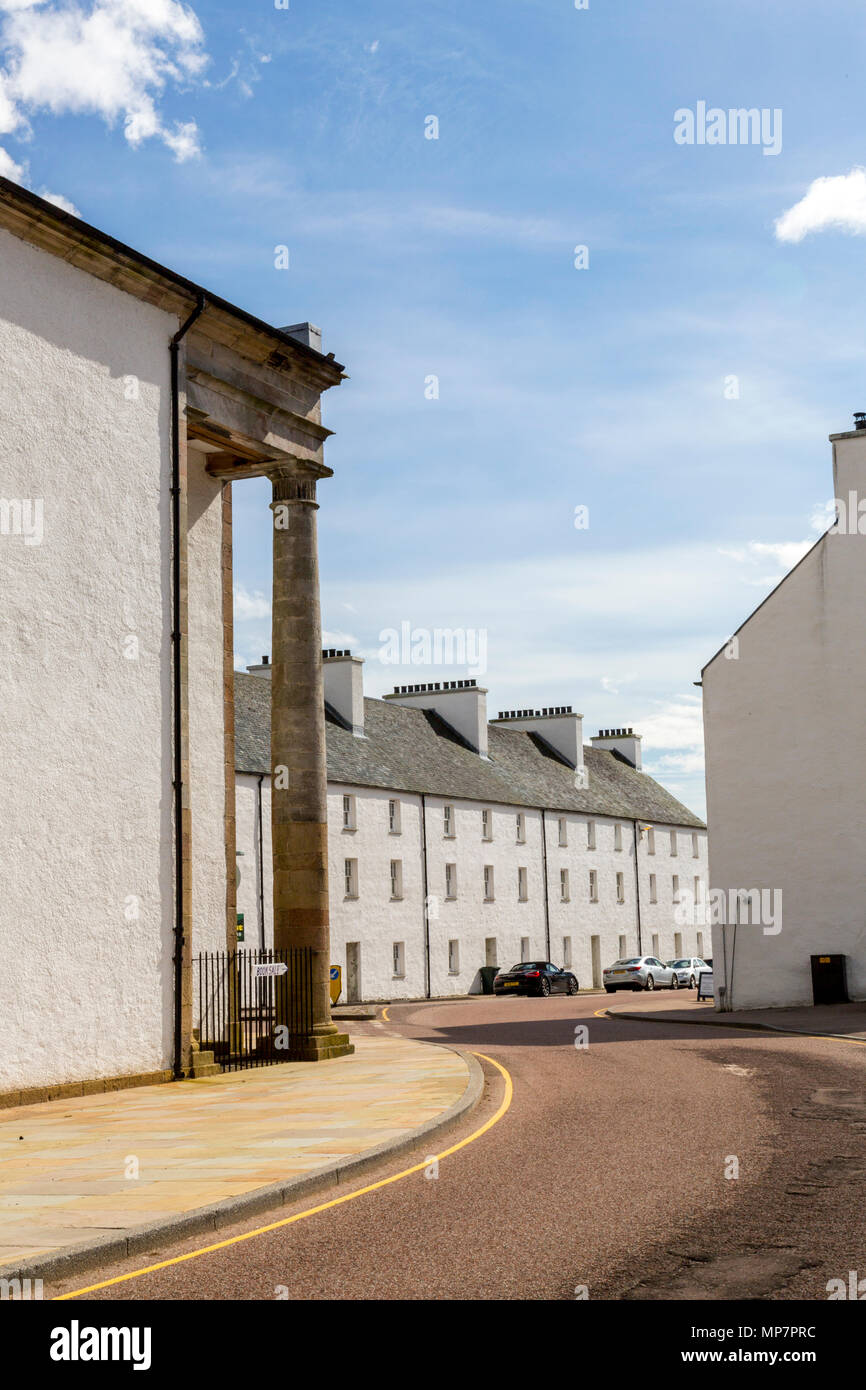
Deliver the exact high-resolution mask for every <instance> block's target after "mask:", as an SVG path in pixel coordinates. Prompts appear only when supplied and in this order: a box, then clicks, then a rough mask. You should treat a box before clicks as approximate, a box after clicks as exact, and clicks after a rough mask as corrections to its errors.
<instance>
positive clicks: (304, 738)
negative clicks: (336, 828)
mask: <svg viewBox="0 0 866 1390" xmlns="http://www.w3.org/2000/svg"><path fill="white" fill-rule="evenodd" d="M327 475H328V470H326V469H324V468H321V467H319V468H317V467H316V466H315V465H314V464H304V463H302V462H300V461H298V462H297V463H291V464H281V465H279V466H277V467H275V468H274V470H273V472H271V473H269V477H270V479H271V482H272V484H273V501H272V503H271V508H272V511H273V516H274V592H273V619H272V622H273V636H272V645H271V667H272V671H271V691H272V695H271V702H272V704H271V836H272V844H273V861H274V946H275V948H276V949H277V950H283V949H286V948H288V947H292V946H309V947H311V948H312V952H313V984H312V996H313V997H312V1007H313V1013H312V1020H313V1021H312V1031H311V1032H310V1033H309V1034H308V1035H306V1036H305V1037H304V1038H302V1039H298V1040H297V1045H296V1046H293V1048H292V1051H291V1052H290V1053H289V1054H288V1056H289V1057H290V1058H292V1059H297V1060H303V1061H319V1060H325V1059H327V1058H330V1057H340V1056H343V1055H345V1054H346V1053H348V1052H353V1051H354V1048H353V1046H352V1045H351V1043H350V1042H349V1037H348V1034H346V1033H340V1032H339V1030H338V1028H337V1025H336V1024H335V1023H332V1022H331V1000H330V990H329V986H330V965H331V952H330V933H329V917H328V801H327V763H326V755H325V703H324V689H323V681H322V622H321V614H320V607H319V559H318V549H317V543H316V512H317V510H318V503H317V502H316V480H317V478H319V477H322V476H327ZM289 983H290V988H291V987H292V981H290V982H289Z"/></svg>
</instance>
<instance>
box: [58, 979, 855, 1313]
mask: <svg viewBox="0 0 866 1390" xmlns="http://www.w3.org/2000/svg"><path fill="white" fill-rule="evenodd" d="M672 1003H674V1004H675V1003H676V996H675V995H673V996H672V995H670V994H668V993H664V994H662V995H657V996H655V997H653V998H643V997H641V998H640V999H634V998H632V997H629V998H628V999H627V1000H626V999H624V998H623V997H622V996H617V997H616V998H615V999H611V1000H608V999H607V997H606V996H605V995H583V996H580V997H578V998H575V999H568V998H551V999H537V1000H535V999H519V998H516V999H514V998H508V999H501V1000H497V999H477V1000H467V1001H462V1000H461V1001H459V1002H454V1003H432V1004H409V1005H400V1004H396V1005H392V1006H391V1007H390V1010H389V1017H388V1021H387V1022H386V1023H384V1024H380V1025H378V1027H379V1028H382V1027H384V1029H385V1030H386V1031H393V1032H395V1033H400V1034H403V1035H405V1036H410V1037H417V1038H425V1039H430V1040H431V1041H443V1042H448V1043H452V1044H454V1045H456V1046H459V1047H461V1048H465V1049H467V1050H471V1051H476V1052H480V1053H482V1054H485V1055H486V1057H487V1058H492V1059H495V1060H496V1061H497V1062H499V1063H500V1064H501V1066H502V1067H504V1068H505V1069H506V1070H507V1072H508V1074H509V1076H510V1078H511V1080H512V1082H513V1088H514V1089H513V1098H512V1101H511V1105H510V1107H509V1108H508V1110H507V1111H506V1113H504V1114H503V1115H502V1117H501V1118H500V1119H499V1120H498V1121H497V1122H496V1123H495V1124H493V1125H492V1126H491V1127H490V1128H488V1129H487V1130H486V1131H485V1132H484V1133H483V1134H481V1136H480V1137H479V1138H477V1139H475V1140H474V1141H473V1142H471V1143H469V1144H467V1145H465V1146H464V1147H463V1148H461V1149H459V1150H458V1152H456V1153H454V1154H452V1155H450V1156H448V1157H445V1158H443V1160H442V1161H441V1163H440V1164H439V1167H438V1175H436V1176H433V1175H431V1176H426V1175H425V1174H424V1173H414V1174H412V1175H410V1176H408V1177H405V1178H402V1179H400V1180H399V1181H397V1182H395V1183H392V1184H390V1185H388V1186H386V1187H383V1188H380V1189H379V1190H377V1191H374V1192H370V1193H367V1194H365V1195H361V1196H359V1197H357V1198H355V1199H353V1200H351V1201H348V1202H345V1203H343V1204H342V1205H338V1206H333V1205H332V1206H329V1207H327V1208H326V1209H325V1210H323V1211H320V1212H318V1213H316V1214H314V1215H311V1216H309V1217H306V1218H305V1219H303V1220H300V1221H299V1222H297V1223H296V1224H294V1225H291V1226H289V1227H284V1228H282V1229H280V1230H276V1231H271V1232H268V1233H264V1234H261V1235H257V1236H255V1237H254V1238H253V1239H250V1240H247V1241H244V1242H242V1243H240V1244H236V1245H229V1246H228V1247H226V1248H224V1249H221V1250H218V1251H216V1252H214V1253H209V1254H204V1255H201V1256H199V1257H196V1258H194V1259H191V1260H188V1261H185V1262H183V1263H181V1264H176V1265H173V1266H171V1267H169V1268H167V1269H164V1270H160V1271H157V1272H154V1273H150V1274H144V1275H141V1276H139V1277H136V1278H133V1279H131V1280H128V1281H125V1282H122V1283H118V1284H115V1285H113V1286H112V1287H109V1288H106V1289H101V1290H99V1291H98V1292H96V1293H93V1294H88V1295H82V1296H81V1300H82V1301H84V1300H85V1299H87V1298H95V1299H123V1300H126V1299H173V1300H174V1299H217V1300H219V1299H241V1300H243V1299H274V1298H278V1297H288V1298H290V1299H371V1298H372V1299H492V1298H509V1299H510V1298H514V1299H542V1298H545V1299H546V1298H550V1299H568V1300H573V1299H575V1297H580V1296H581V1292H582V1290H584V1289H585V1290H586V1292H587V1295H588V1297H589V1298H590V1299H592V1300H598V1299H694V1298H722V1299H725V1298H758V1299H793V1298H807V1299H820V1300H826V1298H827V1292H826V1284H827V1281H828V1280H829V1279H831V1278H844V1279H846V1280H847V1277H848V1272H849V1270H859V1271H860V1272H861V1277H862V1276H866V1223H864V1216H863V1206H864V1204H863V1196H864V1183H866V1099H864V1091H863V1084H862V1082H863V1068H864V1065H866V1049H864V1047H863V1046H860V1045H857V1044H854V1043H845V1042H839V1041H832V1040H816V1039H805V1038H797V1039H792V1038H783V1037H779V1036H776V1035H772V1034H766V1033H764V1034H761V1033H755V1034H749V1033H746V1032H740V1031H735V1030H730V1029H723V1028H710V1027H706V1026H701V1027H698V1026H695V1027H683V1026H673V1025H664V1024H658V1023H652V1022H647V1023H642V1022H631V1021H625V1020H621V1021H616V1020H614V1019H609V1018H607V1017H596V1016H595V1014H596V1011H601V1012H602V1013H604V1011H605V1010H606V1009H607V1007H608V1004H610V1006H611V1007H612V1008H614V1009H616V1008H617V1007H620V1008H628V1009H629V1010H631V1009H634V1008H638V1009H645V1010H647V1011H651V1010H653V1009H657V1008H667V1007H670V1006H671V1004H672ZM376 1026H377V1025H373V1024H365V1025H360V1027H362V1028H366V1029H369V1028H373V1027H376ZM580 1027H585V1028H586V1029H587V1045H586V1046H575V1042H576V1041H577V1042H578V1043H579V1042H581V1041H582V1039H581V1037H580V1036H579V1035H578V1036H577V1037H576V1034H575V1029H576V1028H580ZM356 1031H357V1030H356ZM483 1065H484V1070H485V1078H486V1087H485V1095H484V1099H483V1100H482V1102H481V1104H480V1105H479V1106H478V1108H477V1109H476V1110H475V1111H474V1112H473V1113H472V1114H471V1115H470V1116H469V1118H468V1119H467V1120H466V1121H465V1122H463V1123H462V1124H461V1126H460V1128H459V1129H457V1130H456V1131H452V1132H451V1133H449V1134H448V1136H447V1137H446V1138H445V1139H442V1140H438V1141H437V1140H436V1139H434V1141H433V1144H432V1148H431V1146H430V1145H429V1141H428V1147H427V1148H426V1149H425V1148H421V1149H419V1150H418V1151H417V1152H415V1153H414V1154H408V1155H407V1154H405V1153H404V1154H403V1155H401V1156H399V1157H398V1158H397V1159H395V1160H393V1161H391V1162H390V1163H384V1164H383V1165H382V1167H381V1169H380V1170H377V1171H376V1172H374V1173H367V1174H365V1175H364V1176H363V1178H360V1179H357V1178H356V1179H355V1181H354V1182H353V1183H350V1184H347V1185H346V1186H345V1187H344V1188H340V1189H333V1188H332V1189H329V1190H328V1192H327V1193H326V1194H324V1195H323V1196H322V1197H319V1198H314V1199H311V1198H309V1197H308V1198H306V1199H305V1200H303V1201H299V1202H298V1203H297V1205H296V1207H295V1208H287V1207H280V1208H279V1209H278V1210H276V1211H275V1212H274V1213H273V1214H272V1215H271V1216H258V1217H256V1218H255V1219H253V1220H250V1221H247V1222H246V1223H241V1224H239V1225H238V1226H236V1227H231V1228H226V1229H224V1230H221V1231H220V1232H218V1233H217V1234H216V1236H214V1237H212V1238H211V1239H212V1240H217V1241H225V1240H229V1239H231V1237H232V1236H234V1235H237V1234H240V1233H241V1232H244V1231H250V1230H256V1229H258V1228H259V1227H261V1226H264V1225H266V1224H267V1223H268V1221H270V1220H282V1219H283V1218H285V1217H286V1216H288V1215H290V1214H292V1211H297V1212H304V1211H306V1210H309V1208H311V1207H314V1206H317V1205H318V1204H319V1203H320V1202H324V1201H328V1202H333V1199H334V1198H335V1197H337V1196H340V1195H341V1194H343V1193H345V1192H352V1191H354V1190H357V1189H359V1188H361V1187H366V1186H368V1185H369V1184H370V1183H372V1182H375V1181H376V1180H377V1179H378V1178H380V1177H385V1176H388V1175H389V1174H393V1173H399V1172H402V1171H403V1170H404V1169H406V1168H409V1167H411V1166H412V1164H413V1163H415V1162H420V1161H421V1160H423V1159H425V1158H427V1157H428V1155H429V1154H430V1153H431V1152H432V1153H436V1152H441V1151H442V1150H443V1149H445V1148H448V1147H450V1146H451V1145H452V1144H454V1143H455V1142H456V1141H457V1140H459V1139H460V1138H461V1137H465V1136H468V1135H470V1134H472V1133H474V1132H475V1131H476V1130H478V1129H480V1128H481V1127H482V1126H483V1125H484V1123H485V1122H486V1121H487V1120H488V1119H490V1118H491V1117H493V1116H494V1115H495V1114H496V1112H497V1110H498V1109H499V1108H500V1107H501V1103H502V1100H503V1095H504V1094H505V1092H506V1082H505V1080H504V1078H503V1075H502V1074H501V1073H500V1071H499V1070H498V1069H497V1068H496V1067H494V1066H493V1065H491V1063H490V1062H489V1061H484V1063H483ZM734 1171H738V1176H736V1177H734V1176H726V1174H732V1173H733V1172H734ZM208 1243H209V1242H208V1241H207V1240H205V1239H203V1238H201V1237H196V1238H195V1239H192V1240H187V1241H181V1242H178V1243H177V1244H174V1245H165V1246H160V1247H159V1248H156V1247H155V1248H154V1250H153V1252H152V1253H150V1254H149V1255H148V1257H147V1258H146V1259H141V1258H139V1259H137V1260H136V1261H129V1262H127V1263H125V1264H119V1265H115V1266H110V1267H109V1266H106V1267H105V1268H104V1269H103V1270H101V1271H99V1273H94V1274H90V1275H87V1276H81V1275H79V1276H77V1277H74V1278H72V1279H70V1280H67V1281H66V1282H65V1283H63V1284H59V1283H58V1284H54V1285H53V1286H51V1287H50V1288H49V1287H46V1289H45V1295H46V1297H49V1296H52V1295H56V1294H58V1293H64V1292H69V1291H72V1290H76V1289H78V1288H81V1287H83V1286H85V1285H88V1284H92V1283H96V1282H98V1281H99V1280H102V1279H111V1278H115V1277H117V1276H118V1275H121V1274H124V1273H128V1272H130V1271H133V1270H136V1269H140V1268H141V1267H142V1266H144V1265H147V1264H149V1263H152V1262H155V1261H158V1260H161V1259H169V1258H172V1257H173V1256H176V1255H179V1254H182V1253H186V1252H190V1251H195V1250H197V1249H199V1248H201V1246H203V1245H205V1244H208Z"/></svg>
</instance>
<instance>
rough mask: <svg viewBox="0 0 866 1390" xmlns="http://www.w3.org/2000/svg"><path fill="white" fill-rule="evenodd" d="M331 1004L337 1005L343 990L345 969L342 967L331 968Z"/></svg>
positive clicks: (334, 966) (333, 966)
mask: <svg viewBox="0 0 866 1390" xmlns="http://www.w3.org/2000/svg"><path fill="white" fill-rule="evenodd" d="M330 988H331V1003H332V1004H336V1002H337V1000H338V999H339V997H340V994H341V992H342V989H343V967H342V966H341V965H332V966H331V986H330Z"/></svg>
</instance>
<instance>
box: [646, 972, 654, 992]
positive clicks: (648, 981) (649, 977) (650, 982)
mask: <svg viewBox="0 0 866 1390" xmlns="http://www.w3.org/2000/svg"><path fill="white" fill-rule="evenodd" d="M655 987H656V982H655V980H654V979H653V977H652V975H647V977H646V988H647V989H655Z"/></svg>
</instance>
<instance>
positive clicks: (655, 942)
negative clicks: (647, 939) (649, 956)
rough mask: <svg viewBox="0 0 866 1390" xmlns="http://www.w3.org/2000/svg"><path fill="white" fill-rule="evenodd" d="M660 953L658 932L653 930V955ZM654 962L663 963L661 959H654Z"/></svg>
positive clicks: (656, 963) (655, 963)
mask: <svg viewBox="0 0 866 1390" xmlns="http://www.w3.org/2000/svg"><path fill="white" fill-rule="evenodd" d="M658 953H659V939H658V933H656V932H653V955H654V956H657V955H658ZM653 964H654V965H661V961H654V962H653Z"/></svg>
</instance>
